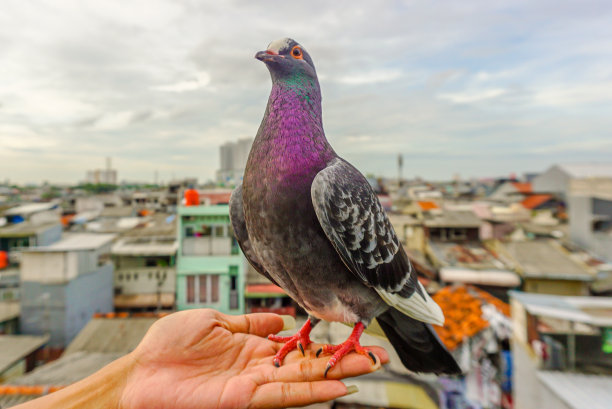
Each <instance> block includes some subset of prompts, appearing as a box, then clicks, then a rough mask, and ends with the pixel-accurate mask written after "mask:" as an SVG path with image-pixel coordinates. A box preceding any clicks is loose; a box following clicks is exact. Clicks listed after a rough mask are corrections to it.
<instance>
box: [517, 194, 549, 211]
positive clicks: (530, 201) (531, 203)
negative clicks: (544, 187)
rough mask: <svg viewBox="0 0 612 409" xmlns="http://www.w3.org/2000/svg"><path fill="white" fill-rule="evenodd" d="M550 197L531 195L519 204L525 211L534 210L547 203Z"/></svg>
mask: <svg viewBox="0 0 612 409" xmlns="http://www.w3.org/2000/svg"><path fill="white" fill-rule="evenodd" d="M551 198H552V195H531V196H529V197H528V198H526V199H525V200H523V201H522V202H521V204H522V205H523V207H524V208H526V209H535V208H536V207H538V206H539V205H541V204H544V203H546V202H548V201H549V200H550V199H551Z"/></svg>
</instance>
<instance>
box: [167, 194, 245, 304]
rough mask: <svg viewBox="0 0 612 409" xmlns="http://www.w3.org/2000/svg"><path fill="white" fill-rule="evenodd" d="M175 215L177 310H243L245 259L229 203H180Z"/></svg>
mask: <svg viewBox="0 0 612 409" xmlns="http://www.w3.org/2000/svg"><path fill="white" fill-rule="evenodd" d="M177 216H178V240H179V243H178V246H179V247H178V252H177V259H176V273H177V277H176V306H177V309H179V310H184V309H189V308H201V307H209V308H214V309H216V310H219V311H221V312H224V313H229V314H241V313H244V311H245V307H244V287H245V275H246V263H247V262H246V259H245V258H244V256H243V255H242V253H241V251H240V248H239V247H238V243H237V241H236V239H235V238H234V237H233V233H232V228H231V224H230V219H229V206H228V205H217V206H180V207H179V208H178V215H177Z"/></svg>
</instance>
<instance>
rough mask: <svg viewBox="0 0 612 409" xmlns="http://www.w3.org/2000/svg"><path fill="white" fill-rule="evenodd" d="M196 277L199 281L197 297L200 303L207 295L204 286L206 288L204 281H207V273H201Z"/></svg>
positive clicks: (204, 300) (203, 301)
mask: <svg viewBox="0 0 612 409" xmlns="http://www.w3.org/2000/svg"><path fill="white" fill-rule="evenodd" d="M198 278H199V281H200V291H199V294H200V298H199V301H200V302H201V303H205V302H206V300H207V299H208V297H207V296H206V295H207V294H206V288H207V286H206V282H207V281H208V275H201V276H200V277H198Z"/></svg>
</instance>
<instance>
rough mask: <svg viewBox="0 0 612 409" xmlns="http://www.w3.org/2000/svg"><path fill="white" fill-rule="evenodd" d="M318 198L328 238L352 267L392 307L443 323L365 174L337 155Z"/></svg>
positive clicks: (320, 182)
mask: <svg viewBox="0 0 612 409" xmlns="http://www.w3.org/2000/svg"><path fill="white" fill-rule="evenodd" d="M311 195H312V202H313V206H314V209H315V212H316V214H317V218H318V219H319V222H320V223H321V227H322V228H323V231H324V232H325V235H326V236H327V238H328V239H329V240H330V241H331V243H332V245H333V246H334V248H335V249H336V251H337V253H338V255H339V256H340V257H341V259H342V261H343V262H344V264H345V265H346V266H347V268H348V269H349V270H350V271H351V272H353V274H355V276H357V277H358V278H359V279H361V280H362V281H363V282H364V284H366V285H368V286H370V287H372V288H374V289H375V290H376V291H377V292H378V294H379V295H380V296H381V298H382V299H383V300H384V301H385V302H386V303H387V304H389V305H391V306H393V307H395V308H397V309H398V310H400V311H402V312H404V313H405V314H406V315H409V316H411V317H413V318H415V319H417V320H420V321H424V322H431V323H435V324H440V323H442V322H443V321H444V316H443V314H442V311H441V309H440V307H439V306H438V305H437V304H436V303H435V302H434V301H433V300H432V299H431V298H430V297H429V295H428V294H427V292H426V291H425V289H424V288H423V286H422V285H421V284H420V283H419V281H418V279H417V275H416V271H414V269H413V268H412V265H411V264H410V260H409V259H408V256H407V255H406V252H405V251H404V249H403V247H402V245H401V243H400V241H399V239H398V238H397V235H396V234H395V231H394V230H393V227H392V226H391V223H390V222H389V219H388V217H387V215H386V214H385V211H384V209H383V207H382V206H381V204H380V201H379V200H378V197H376V194H375V193H374V191H373V190H372V187H371V186H370V184H369V183H368V181H367V180H366V179H365V177H364V176H363V175H362V174H361V173H360V172H359V171H358V170H357V169H355V168H354V167H353V166H352V165H351V164H350V163H348V162H346V161H344V160H343V159H340V158H336V159H334V160H333V161H332V162H331V163H329V165H328V167H326V168H325V169H323V170H321V171H320V172H319V173H318V174H317V176H316V177H315V179H314V181H313V183H312V187H311Z"/></svg>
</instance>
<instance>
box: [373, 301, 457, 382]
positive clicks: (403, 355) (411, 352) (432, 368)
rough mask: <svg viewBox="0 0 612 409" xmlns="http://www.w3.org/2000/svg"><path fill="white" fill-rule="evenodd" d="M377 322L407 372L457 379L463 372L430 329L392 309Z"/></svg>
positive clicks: (378, 318) (429, 326) (379, 317)
mask: <svg viewBox="0 0 612 409" xmlns="http://www.w3.org/2000/svg"><path fill="white" fill-rule="evenodd" d="M376 320H377V321H378V323H379V325H380V327H381V328H382V329H383V331H384V333H385V335H386V336H387V338H388V339H389V341H391V345H393V348H395V351H396V352H397V354H398V355H399V357H400V359H401V360H402V363H403V364H404V366H405V367H406V368H408V369H409V370H411V371H413V372H433V373H435V374H438V375H439V374H448V375H455V374H460V373H461V368H459V365H457V362H456V361H455V359H454V358H453V356H452V355H451V354H450V352H448V350H447V349H446V347H445V346H444V345H443V344H442V342H441V341H440V338H438V335H437V334H436V332H435V331H434V330H433V328H432V327H431V325H429V324H426V323H424V322H421V321H417V320H415V319H414V318H411V317H409V316H407V315H405V314H403V313H402V312H401V311H398V310H396V309H395V308H389V309H388V310H387V311H385V312H384V313H383V314H381V315H379V316H378V317H377V318H376Z"/></svg>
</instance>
